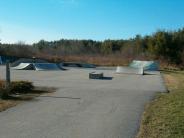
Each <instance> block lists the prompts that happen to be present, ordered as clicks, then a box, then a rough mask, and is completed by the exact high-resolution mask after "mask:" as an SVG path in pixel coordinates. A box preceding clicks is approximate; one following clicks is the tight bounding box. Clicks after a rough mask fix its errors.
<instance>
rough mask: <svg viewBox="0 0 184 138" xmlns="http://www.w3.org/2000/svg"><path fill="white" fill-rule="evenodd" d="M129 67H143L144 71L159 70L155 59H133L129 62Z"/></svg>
mask: <svg viewBox="0 0 184 138" xmlns="http://www.w3.org/2000/svg"><path fill="white" fill-rule="evenodd" d="M129 67H131V68H135V69H138V68H141V67H143V68H144V71H158V70H159V64H158V63H157V62H155V61H139V60H134V61H133V62H132V63H130V65H129Z"/></svg>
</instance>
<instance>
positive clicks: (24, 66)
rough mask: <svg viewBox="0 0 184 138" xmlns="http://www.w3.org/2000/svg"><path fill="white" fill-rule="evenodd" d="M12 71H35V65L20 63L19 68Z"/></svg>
mask: <svg viewBox="0 0 184 138" xmlns="http://www.w3.org/2000/svg"><path fill="white" fill-rule="evenodd" d="M12 69H15V70H34V69H35V68H34V65H33V64H31V63H20V64H19V65H18V66H16V67H12Z"/></svg>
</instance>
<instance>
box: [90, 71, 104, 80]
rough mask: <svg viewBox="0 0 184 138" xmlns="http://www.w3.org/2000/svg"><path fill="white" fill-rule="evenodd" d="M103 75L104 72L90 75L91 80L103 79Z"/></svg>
mask: <svg viewBox="0 0 184 138" xmlns="http://www.w3.org/2000/svg"><path fill="white" fill-rule="evenodd" d="M103 77H104V76H103V73H102V72H91V73H89V79H103Z"/></svg>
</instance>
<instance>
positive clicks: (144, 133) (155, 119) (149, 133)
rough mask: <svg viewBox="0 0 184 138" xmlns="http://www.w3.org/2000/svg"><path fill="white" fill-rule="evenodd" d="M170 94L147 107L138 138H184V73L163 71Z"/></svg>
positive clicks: (162, 96)
mask: <svg viewBox="0 0 184 138" xmlns="http://www.w3.org/2000/svg"><path fill="white" fill-rule="evenodd" d="M163 73H164V78H165V82H166V85H167V87H168V90H169V93H162V94H158V95H157V97H156V98H155V100H154V101H152V102H151V103H150V104H149V105H147V107H146V110H145V112H144V115H143V118H142V123H141V127H140V131H139V134H138V136H137V137H138V138H184V71H163Z"/></svg>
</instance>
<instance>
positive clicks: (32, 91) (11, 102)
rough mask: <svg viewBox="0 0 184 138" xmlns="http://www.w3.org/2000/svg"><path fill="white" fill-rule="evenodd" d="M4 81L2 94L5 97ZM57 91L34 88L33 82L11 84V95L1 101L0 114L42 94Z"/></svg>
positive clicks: (1, 82) (0, 91)
mask: <svg viewBox="0 0 184 138" xmlns="http://www.w3.org/2000/svg"><path fill="white" fill-rule="evenodd" d="M4 91H5V89H4V81H0V94H1V95H3V92H4ZM54 91H56V89H55V88H47V87H34V86H33V85H32V83H31V82H27V81H18V82H12V83H11V91H10V94H9V95H8V96H6V97H4V100H3V99H0V112H2V111H5V110H6V109H8V108H11V107H13V106H16V105H17V104H19V103H21V102H22V101H28V100H32V99H34V98H35V97H38V96H40V95H42V94H49V93H52V92H54Z"/></svg>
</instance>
